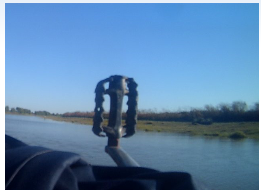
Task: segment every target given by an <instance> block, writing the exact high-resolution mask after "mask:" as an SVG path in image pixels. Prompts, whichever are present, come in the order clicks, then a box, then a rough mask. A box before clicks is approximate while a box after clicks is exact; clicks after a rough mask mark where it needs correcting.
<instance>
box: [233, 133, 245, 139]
mask: <svg viewBox="0 0 262 190" xmlns="http://www.w3.org/2000/svg"><path fill="white" fill-rule="evenodd" d="M229 137H230V138H231V139H243V138H247V136H246V134H245V133H243V132H242V131H237V132H235V133H233V134H231V135H230V136H229Z"/></svg>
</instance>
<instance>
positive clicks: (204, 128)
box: [45, 116, 259, 139]
mask: <svg viewBox="0 0 262 190" xmlns="http://www.w3.org/2000/svg"><path fill="white" fill-rule="evenodd" d="M45 118H47V119H52V120H56V121H64V122H71V123H79V124H84V125H93V120H92V118H77V117H60V116H46V117H45ZM106 122H107V121H105V124H104V125H106V124H107V123H106ZM123 123H124V121H123ZM137 129H138V130H143V131H147V132H171V133H180V134H188V135H200V136H210V137H222V138H229V137H231V138H234V137H235V138H253V139H259V122H230V123H213V124H212V125H192V123H191V122H158V121H140V120H139V121H138V123H137Z"/></svg>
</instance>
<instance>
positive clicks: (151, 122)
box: [6, 101, 259, 139]
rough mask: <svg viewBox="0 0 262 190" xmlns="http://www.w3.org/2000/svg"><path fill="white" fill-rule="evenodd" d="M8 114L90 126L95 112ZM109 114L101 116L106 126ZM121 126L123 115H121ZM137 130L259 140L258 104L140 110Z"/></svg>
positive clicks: (13, 111) (17, 110)
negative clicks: (179, 109) (175, 109)
mask: <svg viewBox="0 0 262 190" xmlns="http://www.w3.org/2000/svg"><path fill="white" fill-rule="evenodd" d="M6 113H7V114H27V115H36V116H42V117H45V118H48V119H52V120H56V121H65V122H71V123H80V124H85V125H92V124H93V120H92V118H93V116H94V112H67V113H64V114H54V113H50V112H47V111H35V112H31V111H30V110H28V109H24V108H19V107H17V108H11V109H9V107H8V106H6ZM108 115H109V114H108V112H106V113H105V114H104V118H105V122H104V125H107V119H108ZM122 116H123V122H122V123H123V124H124V122H125V121H124V120H125V119H126V114H125V113H123V115H122ZM137 129H138V130H143V131H147V132H151V131H155V132H172V133H180V134H190V135H202V136H208V137H229V138H234V139H239V138H246V137H247V138H256V139H258V138H259V104H258V103H256V104H255V105H254V106H253V107H252V108H250V109H248V108H247V105H246V103H245V102H239V101H238V102H233V103H232V104H220V105H218V106H216V107H214V106H211V105H207V106H205V108H203V109H191V110H190V111H177V112H171V111H163V112H156V111H152V110H139V111H138V121H137Z"/></svg>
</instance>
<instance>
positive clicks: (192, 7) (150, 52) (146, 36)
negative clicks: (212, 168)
mask: <svg viewBox="0 0 262 190" xmlns="http://www.w3.org/2000/svg"><path fill="white" fill-rule="evenodd" d="M115 74H118V75H125V76H127V77H133V78H134V79H135V80H136V82H137V83H138V85H139V86H138V91H139V109H156V110H157V111H162V110H163V109H166V110H171V111H176V110H179V109H180V110H184V109H190V108H203V107H204V106H205V105H207V104H209V105H214V106H216V105H218V104H220V103H232V102H233V101H245V102H246V103H247V104H248V105H250V106H252V105H253V104H254V103H256V102H258V101H259V5H258V4H6V7H5V104H6V105H8V106H9V107H23V108H28V109H30V110H32V111H37V110H46V111H50V112H52V113H64V112H67V111H69V112H72V111H92V110H93V109H94V98H95V94H94V89H95V87H96V84H97V82H99V81H100V80H102V79H105V78H107V77H109V76H111V75H115ZM106 100H107V101H108V100H109V98H107V99H106Z"/></svg>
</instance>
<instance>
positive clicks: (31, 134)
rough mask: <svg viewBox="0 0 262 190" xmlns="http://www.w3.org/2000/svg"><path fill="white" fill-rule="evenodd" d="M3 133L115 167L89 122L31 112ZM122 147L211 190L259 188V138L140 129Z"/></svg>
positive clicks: (9, 120) (10, 120)
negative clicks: (221, 137) (224, 136)
mask: <svg viewBox="0 0 262 190" xmlns="http://www.w3.org/2000/svg"><path fill="white" fill-rule="evenodd" d="M5 122H6V123H5V133H6V134H8V135H10V136H13V137H15V138H17V139H19V140H22V141H23V142H25V143H27V144H29V145H34V146H44V147H48V148H51V149H56V150H62V151H70V152H75V153H78V154H80V155H81V156H82V157H83V158H84V159H85V160H86V161H87V162H89V163H91V164H93V165H107V166H115V163H114V162H113V161H112V160H111V158H110V157H109V156H108V155H107V154H106V153H105V152H104V148H105V145H106V144H107V139H106V138H100V137H97V136H95V135H94V134H93V133H92V131H91V128H92V127H91V126H87V125H80V124H73V123H65V122H58V121H52V120H48V119H44V118H39V117H34V116H20V115H6V116H5ZM121 147H122V148H123V149H124V150H125V151H126V152H128V153H129V155H130V156H132V157H133V158H134V159H135V160H136V161H137V162H138V163H139V164H140V165H141V166H143V167H149V168H153V169H157V170H160V171H186V172H189V173H190V174H191V175H192V176H193V177H194V178H195V179H197V180H198V181H199V182H200V183H203V184H205V185H206V186H207V187H209V188H211V189H215V190H234V189H236V190H246V189H249V190H256V189H259V141H258V140H252V139H245V140H241V141H239V140H238V141H236V140H231V139H219V138H204V137H196V136H186V135H177V134H170V133H157V132H143V131H138V132H137V133H136V134H135V135H134V136H133V137H130V138H126V139H121Z"/></svg>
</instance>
